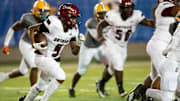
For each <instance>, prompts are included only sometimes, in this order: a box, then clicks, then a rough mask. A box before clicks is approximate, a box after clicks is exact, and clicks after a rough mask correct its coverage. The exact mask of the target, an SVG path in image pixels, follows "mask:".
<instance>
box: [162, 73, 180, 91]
mask: <svg viewBox="0 0 180 101" xmlns="http://www.w3.org/2000/svg"><path fill="white" fill-rule="evenodd" d="M177 77H178V72H164V73H163V75H161V90H163V91H168V92H175V90H176V87H177Z"/></svg>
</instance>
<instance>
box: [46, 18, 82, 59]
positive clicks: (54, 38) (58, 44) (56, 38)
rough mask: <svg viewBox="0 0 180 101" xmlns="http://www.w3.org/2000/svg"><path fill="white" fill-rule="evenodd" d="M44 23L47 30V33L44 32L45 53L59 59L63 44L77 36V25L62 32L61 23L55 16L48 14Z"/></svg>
mask: <svg viewBox="0 0 180 101" xmlns="http://www.w3.org/2000/svg"><path fill="white" fill-rule="evenodd" d="M44 25H45V26H46V28H47V29H48V30H49V33H45V35H46V37H47V40H48V52H47V54H46V55H47V56H51V57H53V58H54V59H59V58H60V54H61V52H62V50H63V48H64V46H65V45H67V44H69V42H70V41H71V40H72V39H76V38H77V36H78V33H79V30H78V26H76V27H75V28H73V29H69V30H68V31H67V32H64V28H63V24H62V22H61V20H59V19H58V17H57V16H49V17H48V19H47V20H46V21H45V22H44Z"/></svg>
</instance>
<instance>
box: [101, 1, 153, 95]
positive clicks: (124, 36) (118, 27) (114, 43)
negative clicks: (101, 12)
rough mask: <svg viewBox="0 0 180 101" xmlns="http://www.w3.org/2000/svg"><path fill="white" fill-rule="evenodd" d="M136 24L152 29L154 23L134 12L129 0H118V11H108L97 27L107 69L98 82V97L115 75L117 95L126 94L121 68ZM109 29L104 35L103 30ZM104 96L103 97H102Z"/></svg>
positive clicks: (136, 11) (137, 11)
mask: <svg viewBox="0 0 180 101" xmlns="http://www.w3.org/2000/svg"><path fill="white" fill-rule="evenodd" d="M138 24H142V25H146V26H152V27H154V21H152V20H148V19H146V18H145V16H144V15H143V14H142V12H141V11H139V10H134V3H133V2H132V1H131V0H119V10H110V11H109V12H108V13H107V14H106V16H105V20H103V21H102V22H101V23H100V24H99V25H98V35H99V36H98V39H99V41H101V42H102V43H103V44H104V51H105V56H106V59H107V60H108V65H109V67H108V68H105V70H104V75H103V77H102V79H101V80H100V81H99V90H98V93H99V95H103V94H104V86H105V83H107V81H108V80H109V79H110V78H111V77H112V75H113V74H114V75H115V79H116V83H117V86H118V91H119V95H120V96H121V97H124V96H126V95H127V92H126V91H125V90H124V88H123V66H124V63H125V60H126V57H127V43H128V40H129V38H130V37H131V36H132V34H133V32H134V31H135V29H136V26H137V25H138ZM107 27H109V30H108V32H107V33H106V34H103V29H104V28H107ZM103 96H104V95H103Z"/></svg>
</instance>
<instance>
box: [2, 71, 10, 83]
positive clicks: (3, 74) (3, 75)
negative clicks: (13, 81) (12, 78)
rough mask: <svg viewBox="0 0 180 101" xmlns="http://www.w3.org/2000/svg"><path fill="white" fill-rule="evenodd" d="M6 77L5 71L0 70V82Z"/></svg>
mask: <svg viewBox="0 0 180 101" xmlns="http://www.w3.org/2000/svg"><path fill="white" fill-rule="evenodd" d="M8 78H9V77H8V74H7V73H3V72H0V83H1V82H3V81H5V80H7V79H8Z"/></svg>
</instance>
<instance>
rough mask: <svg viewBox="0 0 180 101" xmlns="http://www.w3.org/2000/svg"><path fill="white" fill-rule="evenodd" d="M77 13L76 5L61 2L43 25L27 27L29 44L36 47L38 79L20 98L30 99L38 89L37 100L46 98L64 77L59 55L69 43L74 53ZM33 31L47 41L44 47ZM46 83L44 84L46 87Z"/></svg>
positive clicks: (77, 48)
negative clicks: (42, 34) (55, 14)
mask: <svg viewBox="0 0 180 101" xmlns="http://www.w3.org/2000/svg"><path fill="white" fill-rule="evenodd" d="M79 16H80V12H79V10H78V8H77V7H76V6H75V5H74V4H71V3H65V4H62V5H60V7H59V9H58V16H49V17H48V19H47V20H46V21H44V22H43V23H42V24H37V25H34V26H32V27H30V28H29V30H30V37H31V42H32V45H33V47H34V48H35V49H37V50H36V51H35V53H36V56H35V63H36V65H37V67H38V68H39V69H40V71H41V73H40V78H39V80H38V82H37V83H36V84H35V85H34V86H33V87H32V89H31V91H30V92H29V93H28V95H27V96H26V97H25V98H21V99H20V101H32V100H33V99H34V98H35V97H36V96H37V95H38V94H39V93H40V92H41V91H44V90H45V92H44V95H43V96H42V98H41V99H40V101H47V100H48V99H49V97H50V96H51V95H52V94H53V93H54V92H55V90H56V89H57V88H58V87H59V86H60V85H61V84H62V83H63V82H64V80H65V78H66V76H65V72H64V70H63V69H62V68H61V66H60V65H59V64H60V55H61V52H62V50H63V48H64V46H65V45H68V44H70V47H71V49H72V53H73V54H74V55H77V54H78V53H79V49H80V47H79V46H78V45H77V43H76V38H77V37H78V33H79V30H78V26H77V23H78V22H77V21H76V18H77V17H79ZM35 31H38V32H41V33H44V34H45V35H46V37H47V40H48V46H47V49H45V47H42V46H43V45H44V42H40V43H35V40H34V33H36V32H35ZM46 86H47V87H46Z"/></svg>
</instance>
